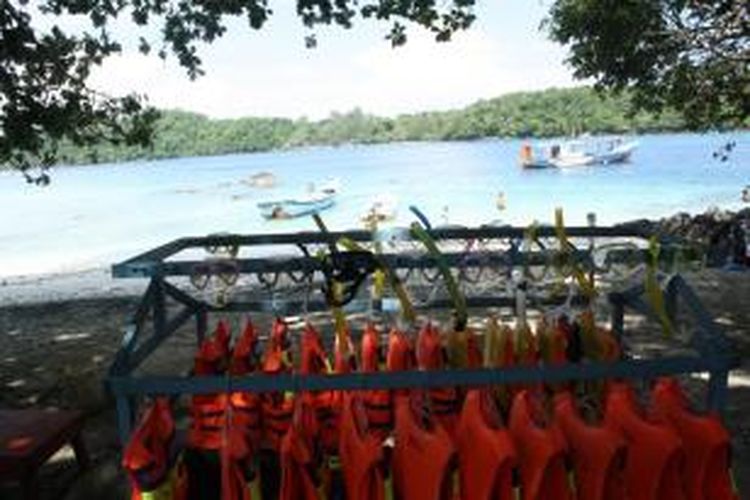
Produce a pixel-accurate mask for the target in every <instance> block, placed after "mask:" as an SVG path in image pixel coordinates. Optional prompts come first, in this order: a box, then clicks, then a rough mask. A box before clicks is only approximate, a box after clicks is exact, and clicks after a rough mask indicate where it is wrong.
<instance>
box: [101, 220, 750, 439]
mask: <svg viewBox="0 0 750 500" xmlns="http://www.w3.org/2000/svg"><path fill="white" fill-rule="evenodd" d="M430 233H431V235H432V237H433V238H435V239H436V240H467V239H502V238H506V239H508V238H509V239H511V240H513V239H515V240H521V239H522V238H523V237H524V234H525V229H523V228H517V227H482V228H477V229H464V228H460V229H458V228H451V229H433V230H431V231H430ZM566 234H567V235H568V236H569V237H572V238H578V237H581V238H583V237H586V238H589V241H590V242H593V241H594V239H595V238H641V239H645V238H648V237H649V236H650V235H648V234H645V233H644V232H642V231H640V230H638V229H637V228H633V227H574V228H567V229H566ZM537 236H540V237H550V238H551V237H554V236H555V231H554V228H551V227H541V228H539V229H538V231H537ZM342 237H346V238H350V239H352V240H355V241H372V238H373V234H372V233H370V232H367V231H348V232H341V233H328V234H322V233H311V232H310V233H297V234H275V235H222V236H208V237H201V238H181V239H178V240H175V241H172V242H170V243H167V244H166V245H162V246H160V247H158V248H156V249H153V250H151V251H148V252H145V253H143V254H141V255H139V256H137V257H134V258H132V259H129V260H127V261H125V262H123V263H121V264H117V265H115V266H113V275H114V276H115V277H136V276H140V277H144V276H145V277H150V278H151V281H150V284H149V286H148V288H147V290H146V292H145V293H144V295H143V297H142V299H141V302H140V304H139V305H138V307H137V309H136V311H135V313H134V315H133V317H132V320H131V322H130V323H129V324H128V326H127V327H126V329H125V334H124V336H123V341H122V345H121V348H120V350H119V351H118V353H117V355H116V357H115V360H114V362H113V364H112V366H111V368H110V371H109V376H108V380H107V384H108V388H109V389H110V391H111V392H112V394H113V395H114V397H115V401H116V411H117V419H118V432H119V435H120V439H121V440H122V443H123V444H124V443H125V442H127V439H128V438H129V436H130V432H131V428H132V424H133V419H134V415H135V407H136V404H137V402H138V399H140V398H143V397H144V396H147V395H167V394H168V395H178V394H204V393H216V392H225V391H249V392H267V391H287V390H292V391H302V390H311V391H316V390H318V391H319V390H331V389H342V390H347V389H376V388H382V389H395V388H406V387H437V386H446V385H448V386H481V385H494V384H506V383H517V382H558V381H564V380H588V379H601V378H630V379H648V378H652V377H657V376H664V375H674V374H681V373H701V372H702V373H706V372H707V373H709V374H710V376H709V383H708V384H709V385H708V396H707V401H706V406H707V408H708V409H710V410H715V411H719V412H720V411H722V410H723V409H724V407H725V404H726V397H727V380H728V373H729V371H730V370H731V369H732V368H734V367H736V366H737V365H738V364H739V360H738V358H737V356H736V354H735V352H734V351H733V350H732V349H731V345H730V343H729V341H728V339H727V338H726V337H725V336H724V334H723V332H722V331H721V329H720V328H719V327H718V325H716V323H715V322H714V321H713V320H712V318H711V316H710V314H709V313H708V312H707V311H706V310H705V308H704V307H703V305H702V304H701V302H700V300H699V299H698V297H697V296H696V295H695V293H694V292H693V291H692V289H691V288H690V287H689V286H688V284H687V283H686V282H685V281H684V279H682V278H681V277H680V276H674V277H673V278H672V279H670V280H669V281H667V282H666V283H663V284H662V285H663V288H664V289H665V302H666V305H667V312H668V314H669V315H670V317H671V318H672V319H673V320H675V319H676V316H677V311H678V306H682V307H684V309H685V310H686V311H688V312H689V313H691V315H692V316H693V318H694V319H695V320H696V323H697V325H698V328H697V329H696V331H695V333H694V335H693V337H692V338H691V339H690V344H691V347H693V348H694V349H695V350H696V352H697V356H695V357H692V356H672V357H665V358H660V359H650V360H635V359H623V360H621V361H619V362H616V363H596V362H586V363H580V364H570V365H564V366H542V365H540V366H536V367H514V368H508V369H482V370H447V371H443V372H429V373H426V372H419V371H409V372H400V373H375V374H362V373H353V374H348V375H316V376H301V375H296V374H289V375H276V376H265V375H262V374H253V375H248V376H244V377H229V376H225V377H163V376H160V377H156V376H135V375H134V371H135V370H136V368H137V367H138V366H139V365H140V364H141V363H142V362H143V361H144V360H146V359H147V358H148V356H149V355H150V354H151V353H152V352H153V351H154V350H155V349H157V348H158V347H159V345H161V343H162V342H163V341H164V340H166V339H167V338H169V336H170V335H172V334H173V333H174V332H175V331H176V330H178V329H179V328H180V327H182V326H183V325H184V324H185V323H187V322H188V321H190V320H191V319H193V320H194V321H195V327H196V341H197V343H198V344H200V342H201V341H202V340H203V338H204V337H205V335H206V331H207V326H208V315H209V314H211V313H215V312H226V313H237V312H269V313H270V312H275V313H278V312H281V311H283V312H284V313H285V314H287V315H289V314H299V313H301V312H303V311H307V312H320V311H326V310H328V309H329V305H328V304H327V303H326V302H325V301H323V300H311V301H305V302H304V303H303V302H302V301H292V300H286V301H273V303H270V301H263V300H257V301H244V302H240V301H237V302H230V303H229V304H226V305H225V306H222V307H219V306H215V305H211V304H208V303H206V302H203V301H200V300H198V299H196V298H194V297H193V296H191V295H190V294H188V293H186V292H184V291H183V290H181V289H179V288H178V287H177V286H175V285H174V284H172V283H170V282H169V281H167V278H168V277H170V276H185V275H190V274H191V272H192V270H193V268H194V266H196V265H199V264H201V263H202V261H175V262H166V260H167V259H169V258H171V257H173V256H174V255H176V254H177V253H179V252H181V251H183V250H186V249H190V248H201V247H207V246H234V247H240V246H252V245H297V246H300V245H308V244H331V243H335V242H336V241H338V240H339V239H340V238H342ZM663 241H667V240H663ZM516 243H517V241H516V242H515V243H514V242H513V241H511V244H510V247H509V249H508V250H507V251H500V252H489V251H483V252H471V253H470V254H466V253H463V252H454V253H446V254H445V257H446V259H447V261H448V262H449V265H450V266H451V267H453V268H468V267H481V266H487V265H494V266H503V267H506V268H513V267H518V266H528V265H531V266H543V265H551V263H553V262H554V261H553V259H554V257H555V255H556V254H558V253H557V252H556V251H554V250H540V251H534V252H526V253H524V252H522V251H521V250H519V245H518V244H516ZM665 244H666V245H670V244H672V243H671V242H667V243H665ZM593 248H594V245H593V244H590V245H589V248H588V249H587V250H578V249H576V250H574V251H573V252H572V253H571V255H572V258H573V259H574V260H576V261H578V262H580V263H583V264H584V265H589V266H591V267H589V270H591V271H592V272H594V270H595V268H594V266H593V258H592V254H591V252H592V249H593ZM665 248H666V249H667V251H662V252H661V253H660V255H661V256H668V255H670V252H669V246H667V247H665ZM663 250H664V249H663ZM612 254H613V255H609V254H608V255H607V260H608V261H609V262H632V261H633V259H634V258H635V259H638V260H640V261H643V260H645V259H646V257H647V254H646V252H645V251H644V250H622V249H617V250H613V252H612ZM381 257H382V258H383V260H385V261H386V262H387V263H388V265H390V266H391V268H392V269H427V268H430V267H433V266H434V259H432V258H431V257H429V256H425V255H410V254H384V255H382V256H381ZM233 262H235V263H236V265H237V269H238V272H239V273H240V274H256V275H258V274H261V273H262V274H267V273H281V272H289V271H297V272H299V271H304V272H306V273H307V272H312V271H319V270H321V269H322V268H321V267H320V266H321V261H320V260H319V259H316V258H314V257H309V256H304V257H290V258H284V259H280V258H276V259H273V258H264V259H233ZM643 295H644V287H643V286H642V285H639V286H635V287H633V288H631V289H629V290H626V291H624V292H619V293H611V294H610V295H609V297H608V298H609V302H610V304H611V306H612V316H611V321H612V328H613V331H614V333H615V335H616V336H618V337H620V338H621V337H622V335H623V334H624V331H623V330H624V314H625V310H626V309H632V310H635V311H638V312H641V313H643V314H646V315H649V316H655V313H654V311H653V310H652V309H651V307H650V305H649V304H648V303H647V301H645V300H644V299H643ZM167 299H170V300H172V301H174V302H176V303H177V304H178V305H179V309H178V310H177V312H176V313H173V314H172V315H170V314H169V310H168V309H169V308H168V307H167ZM563 300H564V298H561V297H546V298H537V299H536V300H532V301H531V302H530V305H529V307H532V308H533V307H538V306H541V305H545V304H559V303H560V302H562V301H563ZM585 300H586V299H585V298H584V297H581V296H576V297H574V302H575V303H577V304H581V303H585ZM382 306H383V304H382V302H380V301H372V300H357V299H355V300H354V301H353V302H352V303H350V304H348V305H347V306H346V307H345V308H344V309H345V310H346V311H348V312H353V311H363V312H364V311H382ZM415 306H416V307H417V308H418V309H423V310H429V309H450V308H451V306H452V303H451V302H450V301H448V300H447V299H438V300H433V301H431V302H430V303H426V304H415ZM467 306H468V307H469V308H470V309H476V308H483V309H486V308H504V307H509V308H512V307H514V306H515V298H514V297H508V296H493V297H468V298H467ZM149 318H150V319H151V321H147V319H149ZM147 324H150V325H151V330H152V331H151V333H150V335H149V336H144V329H145V328H146V326H147Z"/></svg>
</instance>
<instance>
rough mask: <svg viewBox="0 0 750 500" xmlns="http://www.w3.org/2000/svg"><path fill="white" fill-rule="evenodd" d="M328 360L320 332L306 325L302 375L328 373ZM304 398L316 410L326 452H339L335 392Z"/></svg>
mask: <svg viewBox="0 0 750 500" xmlns="http://www.w3.org/2000/svg"><path fill="white" fill-rule="evenodd" d="M328 367H329V364H328V359H327V357H326V353H325V350H324V349H323V341H322V339H321V338H320V334H319V333H318V331H317V330H316V329H315V328H314V327H313V326H312V325H311V324H309V323H308V324H307V325H305V328H304V330H303V332H302V340H301V342H300V369H299V373H300V374H301V375H318V374H323V373H326V372H327V371H328ZM302 397H303V398H305V399H306V401H307V402H308V403H309V404H310V405H311V406H312V408H313V409H314V410H315V416H316V418H317V420H318V425H319V426H320V437H321V440H322V441H323V445H324V448H325V449H326V450H329V451H332V452H337V450H338V446H337V445H336V442H335V440H336V435H335V434H336V425H335V424H336V422H335V420H336V418H335V414H334V408H333V403H334V401H333V400H334V391H321V392H316V393H305V394H303V395H302Z"/></svg>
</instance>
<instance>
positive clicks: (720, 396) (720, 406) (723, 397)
mask: <svg viewBox="0 0 750 500" xmlns="http://www.w3.org/2000/svg"><path fill="white" fill-rule="evenodd" d="M728 391H729V372H728V371H726V370H718V371H714V372H711V373H710V375H709V378H708V396H707V397H708V401H707V402H706V407H707V409H708V411H715V412H717V413H719V414H723V413H724V411H725V410H726V405H727V393H728Z"/></svg>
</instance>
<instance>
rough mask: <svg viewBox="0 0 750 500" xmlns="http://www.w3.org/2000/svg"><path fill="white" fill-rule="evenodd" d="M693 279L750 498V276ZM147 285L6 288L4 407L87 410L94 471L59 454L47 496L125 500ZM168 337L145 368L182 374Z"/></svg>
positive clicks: (99, 282)
mask: <svg viewBox="0 0 750 500" xmlns="http://www.w3.org/2000/svg"><path fill="white" fill-rule="evenodd" d="M688 278H689V281H690V283H691V284H692V285H693V286H694V288H695V289H696V291H697V292H698V293H699V295H700V296H701V298H702V299H703V300H704V303H705V304H706V306H707V307H708V309H709V310H710V312H711V313H712V314H713V315H714V317H715V318H716V319H717V321H718V322H719V323H720V324H721V325H722V326H723V327H724V328H725V329H726V331H727V333H728V334H729V335H730V336H731V338H732V339H734V340H735V341H736V342H737V346H738V349H739V352H740V354H741V355H742V356H743V364H742V366H741V367H740V369H738V370H737V371H736V372H734V373H733V376H732V378H731V380H730V383H731V393H730V404H729V407H728V410H727V414H726V422H727V425H728V427H729V428H730V430H731V432H732V436H733V445H734V457H735V467H734V468H735V476H736V478H737V480H738V482H739V483H740V487H741V490H742V491H743V492H744V494H745V495H750V272H735V273H731V272H720V271H707V270H706V271H702V272H701V273H700V274H697V275H691V276H689V277H688ZM144 287H145V282H143V281H139V280H136V281H129V280H119V281H112V280H111V279H109V278H108V272H107V271H106V270H94V271H87V272H85V273H77V274H75V275H58V276H48V277H29V278H20V279H18V278H16V279H14V280H7V281H6V282H4V283H3V284H2V285H1V286H0V386H1V387H2V390H1V391H0V406H2V407H28V406H34V407H68V408H79V409H83V410H84V411H85V412H86V413H87V415H88V423H87V426H86V432H85V439H86V442H87V444H88V447H89V449H90V450H91V452H92V455H93V461H94V466H93V468H92V469H91V470H89V471H87V472H86V473H85V474H83V475H79V474H77V472H76V469H75V466H74V465H73V460H72V455H71V454H70V452H69V451H65V452H63V453H62V454H59V455H58V456H56V457H55V459H54V460H53V461H52V462H51V463H49V464H48V465H47V466H45V468H44V470H43V471H42V477H41V484H42V494H43V498H68V499H73V498H108V499H110V498H112V499H114V498H126V497H127V487H126V483H125V481H124V478H123V476H122V474H121V472H120V471H119V468H118V462H117V460H118V458H117V457H118V449H119V448H118V443H117V439H116V435H115V427H114V426H115V419H114V414H113V411H112V405H111V402H110V401H109V399H108V398H107V396H106V395H105V392H104V390H103V386H102V380H103V378H104V376H105V372H106V370H107V368H108V366H109V364H110V363H111V361H112V359H113V356H114V353H115V352H116V351H117V349H118V346H119V343H120V341H121V330H122V327H123V326H124V324H125V321H126V318H127V317H128V315H129V314H130V313H131V312H132V311H133V309H134V308H135V306H136V304H137V302H138V294H139V293H140V292H141V291H142V290H143V289H144ZM257 319H258V321H259V322H260V324H261V326H265V325H267V324H268V319H267V318H257ZM239 320H240V318H235V321H236V322H239ZM628 330H629V331H631V332H632V335H629V336H628V338H629V339H630V347H631V348H632V349H633V350H634V351H637V352H646V351H647V352H652V353H653V352H658V351H660V350H662V349H664V347H665V342H664V339H663V337H661V336H660V333H659V332H658V328H657V327H656V326H655V325H653V324H651V323H649V322H647V321H645V320H644V319H643V318H640V317H637V316H630V317H628ZM168 343H169V347H166V346H163V347H162V349H160V350H157V352H156V353H155V356H153V357H152V358H151V359H150V360H149V361H148V363H147V365H146V366H145V367H144V369H145V370H149V371H150V370H158V371H160V372H167V373H180V372H182V371H184V370H185V369H186V368H187V367H188V366H189V363H190V357H191V355H192V353H193V350H194V338H193V336H192V332H191V331H190V329H189V328H186V329H184V330H182V331H180V332H178V333H177V334H176V335H175V336H174V337H173V338H171V339H170V340H169V341H168ZM689 384H690V386H691V390H692V391H693V392H696V393H698V394H702V391H703V390H704V389H705V383H704V382H703V381H702V380H700V379H698V378H694V379H691V380H690V381H689ZM17 494H18V492H17V490H16V489H15V488H14V487H13V486H11V485H3V486H0V497H1V498H16V495H17Z"/></svg>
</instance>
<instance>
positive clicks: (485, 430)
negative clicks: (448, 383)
mask: <svg viewBox="0 0 750 500" xmlns="http://www.w3.org/2000/svg"><path fill="white" fill-rule="evenodd" d="M455 442H456V447H457V449H458V463H459V473H460V477H461V499H462V500H512V499H513V469H514V467H515V466H516V462H517V457H516V449H515V446H514V445H513V441H512V438H511V437H510V433H509V432H508V431H507V429H505V428H503V427H502V422H501V421H500V414H499V413H498V411H497V408H496V407H495V404H494V401H492V399H491V396H490V393H489V392H488V391H487V390H481V389H473V390H470V391H469V392H468V394H467V395H466V399H465V400H464V405H463V409H462V410H461V419H460V421H459V424H458V429H457V432H456V438H455Z"/></svg>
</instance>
